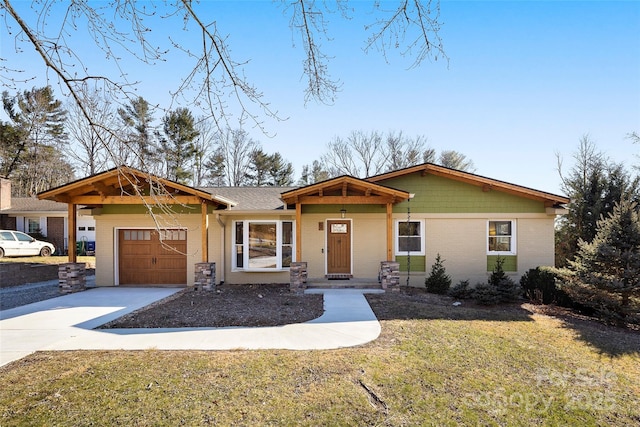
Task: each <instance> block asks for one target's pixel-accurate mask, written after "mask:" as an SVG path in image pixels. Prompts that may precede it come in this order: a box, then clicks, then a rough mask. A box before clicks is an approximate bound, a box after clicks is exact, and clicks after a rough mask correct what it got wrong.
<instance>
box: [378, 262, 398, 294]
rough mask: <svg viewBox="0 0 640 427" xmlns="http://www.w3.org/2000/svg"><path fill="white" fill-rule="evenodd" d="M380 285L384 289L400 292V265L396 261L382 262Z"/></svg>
mask: <svg viewBox="0 0 640 427" xmlns="http://www.w3.org/2000/svg"><path fill="white" fill-rule="evenodd" d="M380 284H381V285H382V289H389V290H391V291H399V290H400V263H399V262H395V261H382V262H380Z"/></svg>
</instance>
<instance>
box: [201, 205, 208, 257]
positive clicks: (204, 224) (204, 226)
mask: <svg viewBox="0 0 640 427" xmlns="http://www.w3.org/2000/svg"><path fill="white" fill-rule="evenodd" d="M200 212H201V220H200V228H201V230H202V231H201V240H202V242H201V243H202V262H208V261H209V212H208V209H207V204H206V203H205V201H204V200H203V201H202V202H200Z"/></svg>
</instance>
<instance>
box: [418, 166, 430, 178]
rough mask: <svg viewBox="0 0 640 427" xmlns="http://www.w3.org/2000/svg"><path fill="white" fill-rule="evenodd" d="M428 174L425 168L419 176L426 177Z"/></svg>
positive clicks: (427, 169)
mask: <svg viewBox="0 0 640 427" xmlns="http://www.w3.org/2000/svg"><path fill="white" fill-rule="evenodd" d="M428 174H429V168H428V167H427V166H425V167H424V169H422V171H420V176H427V175H428Z"/></svg>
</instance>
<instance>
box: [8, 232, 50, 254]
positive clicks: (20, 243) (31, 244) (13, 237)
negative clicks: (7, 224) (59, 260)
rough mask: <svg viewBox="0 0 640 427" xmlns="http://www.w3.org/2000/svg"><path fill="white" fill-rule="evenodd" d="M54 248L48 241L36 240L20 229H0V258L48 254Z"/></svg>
mask: <svg viewBox="0 0 640 427" xmlns="http://www.w3.org/2000/svg"><path fill="white" fill-rule="evenodd" d="M55 250H56V248H55V246H53V245H52V244H51V243H49V242H43V241H41V240H36V239H34V238H33V237H31V236H29V235H28V234H25V233H23V232H21V231H13V230H0V258H2V257H5V256H34V255H40V256H49V255H51V254H52V253H53V252H54V251H55Z"/></svg>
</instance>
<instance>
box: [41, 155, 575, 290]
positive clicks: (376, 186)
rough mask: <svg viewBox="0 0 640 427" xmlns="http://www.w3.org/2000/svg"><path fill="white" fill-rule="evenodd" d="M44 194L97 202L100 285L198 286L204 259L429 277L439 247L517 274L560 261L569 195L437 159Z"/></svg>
mask: <svg viewBox="0 0 640 427" xmlns="http://www.w3.org/2000/svg"><path fill="white" fill-rule="evenodd" d="M38 197H39V198H41V199H43V200H53V201H57V202H61V203H67V204H68V206H69V212H70V215H69V216H70V217H71V216H72V215H71V213H72V212H73V211H75V209H76V206H77V205H84V206H86V207H87V208H86V209H89V210H90V212H91V214H92V216H93V217H94V218H95V221H96V240H97V248H96V284H97V285H98V286H114V285H115V286H118V285H152V286H153V285H181V286H185V285H186V286H192V285H193V283H194V272H195V265H196V264H197V263H202V262H210V263H215V264H216V282H217V283H220V282H225V283H230V284H240V283H278V282H279V283H286V282H289V278H290V272H289V270H290V268H289V267H290V265H291V263H292V262H306V263H307V275H308V278H309V280H310V281H312V280H326V279H332V278H340V279H350V278H354V279H368V280H372V281H377V279H378V275H379V270H380V265H381V261H396V262H398V263H399V264H400V273H401V275H403V277H402V279H406V278H407V277H408V278H409V280H410V282H411V284H412V285H416V286H420V285H423V284H424V279H425V277H426V276H427V275H428V273H429V271H430V268H431V265H432V264H433V263H434V261H435V258H436V256H437V255H438V254H440V256H441V258H442V259H443V260H444V266H445V268H446V270H447V273H448V274H449V275H450V276H451V277H452V280H453V281H454V283H457V282H458V281H460V280H470V282H471V283H472V284H474V283H476V282H480V281H486V279H487V275H488V274H489V273H490V272H491V271H492V270H493V268H494V265H495V262H496V259H497V258H498V257H503V258H504V260H505V262H504V268H505V270H506V271H507V272H508V273H509V274H511V275H513V276H514V278H515V279H517V278H519V277H520V276H521V275H522V274H524V273H525V272H526V271H528V270H529V269H530V268H535V267H537V266H540V265H553V263H554V221H555V219H556V216H557V215H560V214H563V213H565V212H566V210H565V209H564V206H563V205H564V204H566V203H568V202H569V199H568V198H567V197H564V196H559V195H555V194H550V193H547V192H543V191H539V190H534V189H531V188H527V187H523V186H519V185H515V184H510V183H507V182H503V181H499V180H495V179H490V178H486V177H483V176H479V175H476V174H472V173H468V172H462V171H458V170H454V169H449V168H445V167H442V166H438V165H435V164H431V163H425V164H421V165H417V166H412V167H409V168H406V169H401V170H397V171H393V172H389V173H384V174H381V175H377V176H373V177H370V178H367V179H359V178H355V177H352V176H340V177H337V178H332V179H329V180H326V181H323V182H318V183H315V184H311V185H307V186H303V187H299V188H276V187H257V188H244V187H224V188H193V187H190V186H186V185H182V184H179V183H176V182H172V181H168V180H165V179H161V178H157V177H153V176H150V175H147V174H146V173H144V172H141V171H139V170H135V169H132V168H128V167H121V168H118V169H112V170H109V171H106V172H103V173H99V174H97V175H94V176H90V177H87V178H84V179H81V180H78V181H75V182H72V183H70V184H67V185H64V186H61V187H59V188H54V189H51V190H49V191H46V192H43V193H41V194H39V196H38ZM72 230H73V228H72ZM71 238H74V237H73V236H72V237H71Z"/></svg>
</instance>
